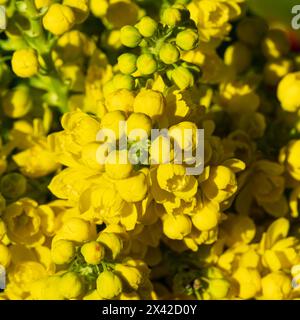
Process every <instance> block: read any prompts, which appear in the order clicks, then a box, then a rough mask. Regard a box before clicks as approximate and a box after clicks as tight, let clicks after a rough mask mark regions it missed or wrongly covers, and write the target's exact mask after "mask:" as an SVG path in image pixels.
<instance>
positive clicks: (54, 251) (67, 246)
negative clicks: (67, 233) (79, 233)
mask: <svg viewBox="0 0 300 320" xmlns="http://www.w3.org/2000/svg"><path fill="white" fill-rule="evenodd" d="M74 255H75V245H74V244H73V242H72V241H69V240H58V241H55V242H53V244H52V247H51V257H52V260H53V262H54V263H55V264H65V263H69V262H71V261H72V259H73V257H74Z"/></svg>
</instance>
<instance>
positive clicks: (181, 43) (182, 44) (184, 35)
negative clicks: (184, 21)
mask: <svg viewBox="0 0 300 320" xmlns="http://www.w3.org/2000/svg"><path fill="white" fill-rule="evenodd" d="M197 43H198V34H197V32H196V31H194V30H192V29H186V30H183V31H181V32H179V33H178V34H177V36H176V44H177V46H178V47H179V48H181V49H182V50H186V51H187V50H192V49H194V48H195V47H196V46H197Z"/></svg>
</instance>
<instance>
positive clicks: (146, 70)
mask: <svg viewBox="0 0 300 320" xmlns="http://www.w3.org/2000/svg"><path fill="white" fill-rule="evenodd" d="M136 65H137V69H138V71H139V72H140V73H141V74H142V75H150V74H152V73H154V72H155V71H156V69H157V62H156V60H155V58H154V56H153V55H152V54H150V53H143V54H141V55H140V56H139V57H138V58H137V61H136Z"/></svg>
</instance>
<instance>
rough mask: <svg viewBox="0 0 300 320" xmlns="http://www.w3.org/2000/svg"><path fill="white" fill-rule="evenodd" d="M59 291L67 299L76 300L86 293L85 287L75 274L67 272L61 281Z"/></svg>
mask: <svg viewBox="0 0 300 320" xmlns="http://www.w3.org/2000/svg"><path fill="white" fill-rule="evenodd" d="M59 291H60V293H61V294H62V296H63V297H65V298H66V299H75V298H78V297H79V296H81V295H82V294H83V293H84V285H83V282H82V280H81V278H80V276H79V275H78V274H77V273H75V272H67V273H65V274H64V275H62V277H61V279H60V286H59Z"/></svg>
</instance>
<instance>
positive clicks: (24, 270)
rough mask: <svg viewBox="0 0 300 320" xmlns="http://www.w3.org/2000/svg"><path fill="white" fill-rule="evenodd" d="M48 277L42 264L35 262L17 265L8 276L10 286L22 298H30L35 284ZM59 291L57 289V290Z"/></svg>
mask: <svg viewBox="0 0 300 320" xmlns="http://www.w3.org/2000/svg"><path fill="white" fill-rule="evenodd" d="M46 276H47V272H46V269H45V268H44V267H43V265H42V264H40V263H38V262H35V261H22V262H20V263H18V264H15V265H14V267H13V268H12V269H10V272H9V274H8V279H9V284H10V285H11V286H13V291H16V293H17V292H19V294H20V298H21V299H24V298H26V297H28V295H29V292H30V286H31V284H32V283H33V282H35V281H37V280H40V279H42V278H44V277H46ZM56 290H57V288H56Z"/></svg>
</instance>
